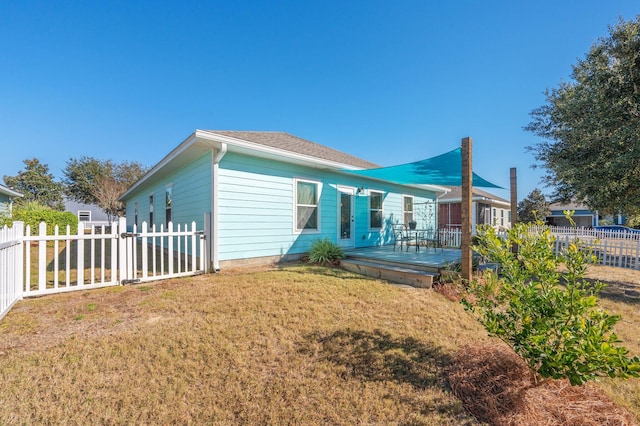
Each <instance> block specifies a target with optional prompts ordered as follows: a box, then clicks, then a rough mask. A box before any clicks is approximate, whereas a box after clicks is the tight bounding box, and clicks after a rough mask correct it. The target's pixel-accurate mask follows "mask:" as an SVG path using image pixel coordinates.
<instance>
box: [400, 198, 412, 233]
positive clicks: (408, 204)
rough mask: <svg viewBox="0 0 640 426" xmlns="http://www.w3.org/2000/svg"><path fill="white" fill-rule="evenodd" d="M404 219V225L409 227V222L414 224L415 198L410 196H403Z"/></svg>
mask: <svg viewBox="0 0 640 426" xmlns="http://www.w3.org/2000/svg"><path fill="white" fill-rule="evenodd" d="M402 212H403V215H402V217H403V218H404V225H405V226H409V222H413V197H412V196H410V195H403V196H402Z"/></svg>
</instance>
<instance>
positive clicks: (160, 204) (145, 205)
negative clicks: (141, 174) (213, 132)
mask: <svg viewBox="0 0 640 426" xmlns="http://www.w3.org/2000/svg"><path fill="white" fill-rule="evenodd" d="M169 184H173V207H172V213H171V214H172V221H173V223H174V225H177V224H180V225H181V226H182V225H184V224H185V223H186V224H188V225H189V226H190V225H191V222H192V221H195V222H196V226H197V227H198V229H200V230H202V229H203V228H204V214H205V213H208V212H209V211H210V210H211V189H210V188H211V154H210V153H208V154H205V155H203V156H202V157H200V158H198V159H197V160H195V161H193V162H192V163H190V164H189V165H187V166H185V167H182V168H181V169H179V170H177V171H176V172H175V173H172V174H170V175H167V176H164V177H162V178H161V179H155V180H153V181H152V182H148V183H147V184H146V185H144V187H143V188H140V189H139V190H138V191H136V192H135V193H133V194H130V195H129V196H128V197H127V200H126V202H127V227H129V228H131V227H132V226H133V222H134V204H135V202H136V201H137V202H138V226H141V225H142V222H143V221H144V222H147V223H148V222H149V196H150V195H151V194H153V197H154V200H153V201H154V203H153V204H154V213H153V222H154V224H155V225H156V228H159V227H160V225H164V224H165V219H166V213H165V212H166V210H165V189H166V187H167V185H169Z"/></svg>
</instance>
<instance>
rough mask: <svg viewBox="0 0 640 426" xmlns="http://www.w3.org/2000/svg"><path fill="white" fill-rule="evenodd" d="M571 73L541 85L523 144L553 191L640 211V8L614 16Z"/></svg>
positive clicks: (612, 208) (609, 208)
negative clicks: (541, 98)
mask: <svg viewBox="0 0 640 426" xmlns="http://www.w3.org/2000/svg"><path fill="white" fill-rule="evenodd" d="M571 77H572V80H571V81H568V82H561V83H560V84H559V86H558V87H556V88H554V89H552V90H550V91H549V90H547V92H546V104H545V105H543V106H541V107H539V108H536V109H534V110H533V111H532V112H531V117H532V121H531V123H530V124H529V125H528V126H526V127H525V129H526V130H528V131H531V132H533V133H534V134H536V135H537V136H539V137H541V138H542V140H541V141H540V142H538V143H537V144H536V145H534V146H531V147H528V148H529V149H530V150H531V151H533V152H534V155H535V157H536V160H538V161H539V163H541V165H542V166H543V167H544V168H545V169H546V171H547V173H546V175H545V176H544V178H543V179H544V181H545V183H546V184H548V185H550V186H553V187H554V188H555V192H554V193H553V194H552V196H551V197H552V198H553V199H555V200H557V201H569V200H572V199H573V200H575V201H578V202H583V203H585V204H587V205H588V206H589V207H591V208H592V209H596V210H599V211H601V212H604V213H617V212H624V213H634V212H636V213H637V212H639V211H640V15H639V16H638V17H636V19H635V20H631V21H623V20H619V21H618V23H617V24H616V25H615V26H612V27H610V28H609V35H608V37H604V38H601V39H599V40H598V41H597V42H596V43H595V44H594V45H593V46H592V47H591V49H590V50H589V52H588V53H587V55H586V56H585V58H584V59H582V60H578V62H577V64H575V65H574V66H573V72H572V74H571Z"/></svg>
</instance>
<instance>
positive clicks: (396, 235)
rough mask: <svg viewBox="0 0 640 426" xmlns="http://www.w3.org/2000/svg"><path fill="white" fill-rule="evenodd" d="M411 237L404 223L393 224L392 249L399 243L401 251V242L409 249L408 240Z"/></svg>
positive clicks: (394, 249)
mask: <svg viewBox="0 0 640 426" xmlns="http://www.w3.org/2000/svg"><path fill="white" fill-rule="evenodd" d="M410 240H411V237H410V236H409V232H408V230H407V228H406V227H405V226H404V225H393V251H396V245H398V244H400V251H402V244H405V245H406V246H407V251H409V241H410Z"/></svg>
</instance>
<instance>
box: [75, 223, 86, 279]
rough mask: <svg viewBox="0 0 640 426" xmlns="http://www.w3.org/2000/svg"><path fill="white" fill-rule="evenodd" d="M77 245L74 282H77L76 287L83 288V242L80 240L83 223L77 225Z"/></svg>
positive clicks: (82, 234)
mask: <svg viewBox="0 0 640 426" xmlns="http://www.w3.org/2000/svg"><path fill="white" fill-rule="evenodd" d="M77 235H78V243H77V247H78V252H77V253H76V256H77V257H76V258H77V261H76V265H77V267H76V274H77V279H76V281H77V282H78V286H83V285H84V240H83V239H82V237H84V223H82V222H79V223H78V234H77Z"/></svg>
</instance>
